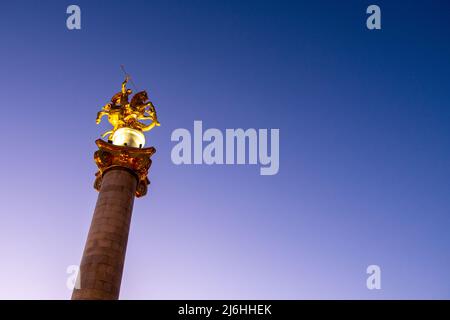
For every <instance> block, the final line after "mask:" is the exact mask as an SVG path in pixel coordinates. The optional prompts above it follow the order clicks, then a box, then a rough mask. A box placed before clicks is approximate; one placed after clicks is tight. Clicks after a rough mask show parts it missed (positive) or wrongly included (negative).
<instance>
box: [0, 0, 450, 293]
mask: <svg viewBox="0 0 450 320" xmlns="http://www.w3.org/2000/svg"><path fill="white" fill-rule="evenodd" d="M70 4H73V3H71V2H70V3H69V2H65V1H45V2H44V3H42V2H37V1H33V2H32V1H25V2H24V1H14V2H10V3H5V4H2V14H1V18H0V35H1V37H2V50H1V51H0V67H1V70H2V75H3V76H2V77H1V78H0V87H1V88H3V90H2V92H3V99H2V104H1V107H2V110H3V119H4V121H3V125H2V126H1V129H0V132H1V133H2V134H3V137H4V140H3V148H2V150H3V151H2V157H1V159H0V161H1V163H0V164H1V165H0V174H1V176H2V180H1V183H0V191H1V192H0V194H1V201H0V219H1V220H0V221H1V222H0V253H2V265H1V266H0V271H1V272H0V282H1V283H2V286H1V288H0V298H25V299H38V298H44V299H51V298H53V299H67V298H69V297H70V294H71V292H70V290H68V289H67V288H66V279H67V277H68V275H67V274H66V268H67V266H69V265H73V264H78V263H79V261H80V258H81V254H82V250H83V246H84V242H85V239H86V235H87V231H88V227H89V224H90V220H91V217H92V213H93V209H94V206H95V201H96V197H97V193H96V191H95V190H94V189H93V188H92V184H93V181H94V173H95V171H96V167H95V164H94V162H93V153H94V151H95V148H96V147H95V144H94V141H95V139H97V138H98V137H99V135H100V134H101V133H102V132H104V131H106V130H105V129H106V128H108V125H107V123H106V121H105V123H104V124H102V125H100V126H97V125H96V124H95V115H96V112H97V111H98V110H99V109H100V107H101V106H102V105H104V104H105V103H106V102H107V101H108V100H109V99H110V98H111V96H112V95H113V94H114V93H115V92H117V91H118V90H119V88H120V83H121V81H122V80H123V74H122V72H121V70H120V65H121V64H124V65H125V66H126V68H127V70H128V71H129V72H130V73H131V74H132V76H133V80H134V82H135V83H136V84H137V85H138V86H139V87H140V88H142V89H147V91H148V92H149V95H150V99H151V100H152V101H153V103H154V104H155V106H156V107H157V110H158V117H159V119H160V121H161V123H162V126H161V127H159V128H156V129H155V130H153V131H152V132H150V133H149V134H147V143H148V144H151V145H154V146H155V147H156V149H157V153H156V154H155V155H154V157H153V165H152V169H151V172H150V180H151V181H152V184H151V187H150V189H149V194H148V195H147V196H146V197H145V198H142V199H137V200H136V202H135V207H134V213H133V221H132V226H131V232H130V238H129V242H128V249H127V258H126V265H125V271H124V277H123V282H122V290H121V298H122V299H220V298H224V299H241V298H242V299H245V298H249V299H263V298H264V299H305V298H310V299H320V298H326V299H328V298H333V299H334V298H335V299H345V298H355V299H380V298H388V299H390V298H406V299H409V298H426V299H430V298H444V299H448V298H450V274H449V273H448V266H449V264H450V250H449V249H450V248H449V247H450V234H449V233H448V227H449V224H450V215H449V214H450V197H449V193H450V184H449V181H450V167H449V165H448V164H449V163H450V148H449V146H450V143H449V142H450V126H449V120H450V109H449V98H450V81H449V77H450V60H449V57H450V41H449V39H450V5H449V4H448V2H446V1H437V0H434V1H408V2H403V1H376V2H368V1H345V2H343V3H342V2H339V3H338V2H336V1H311V2H306V1H248V0H246V1H218V0H214V1H127V2H126V3H125V2H119V1H78V2H76V4H78V5H79V6H80V7H81V15H82V18H81V19H82V22H81V24H82V29H81V30H74V31H69V30H68V29H67V28H66V25H65V23H66V17H67V14H66V8H67V6H68V5H70ZM370 4H377V5H379V6H380V8H381V13H382V29H381V30H377V31H369V30H368V29H367V28H366V25H365V22H366V18H367V14H366V13H365V11H366V8H367V6H368V5H370ZM194 120H202V121H203V126H204V128H205V129H206V128H219V129H221V130H223V131H224V130H225V129H226V128H243V129H246V128H267V129H270V128H279V129H280V171H279V173H278V174H277V175H274V176H261V175H259V168H258V167H257V166H254V165H253V166H252V165H239V166H238V165H231V166H228V165H223V166H219V165H215V166H214V165H213V166H207V165H195V166H194V165H190V166H189V165H184V166H183V165H181V166H176V165H174V164H173V163H172V161H171V159H170V152H171V149H172V147H173V146H174V143H173V142H171V141H170V135H171V133H172V132H173V130H175V129H177V128H187V129H189V130H191V131H192V130H193V123H194ZM371 264H377V265H379V266H380V267H381V271H382V289H381V290H368V289H367V288H366V278H367V275H366V273H365V271H366V268H367V266H368V265H371Z"/></svg>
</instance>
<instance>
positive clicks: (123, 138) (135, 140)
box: [112, 127, 145, 148]
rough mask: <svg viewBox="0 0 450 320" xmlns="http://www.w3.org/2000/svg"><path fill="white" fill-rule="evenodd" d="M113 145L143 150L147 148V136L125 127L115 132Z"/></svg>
mask: <svg viewBox="0 0 450 320" xmlns="http://www.w3.org/2000/svg"><path fill="white" fill-rule="evenodd" d="M112 143H113V144H115V145H116V146H128V147H133V148H143V147H144V146H145V136H144V134H143V133H142V131H139V130H136V129H132V128H126V127H124V128H120V129H117V130H116V132H114V134H113V136H112Z"/></svg>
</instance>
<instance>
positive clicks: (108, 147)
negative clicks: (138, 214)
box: [94, 76, 160, 197]
mask: <svg viewBox="0 0 450 320" xmlns="http://www.w3.org/2000/svg"><path fill="white" fill-rule="evenodd" d="M128 80H129V77H128V76H126V78H125V81H124V82H123V83H122V90H121V92H118V93H116V94H115V95H114V96H113V97H112V98H111V102H109V103H107V104H106V105H105V106H104V107H103V108H102V110H101V111H99V112H98V113H97V119H96V123H97V124H99V123H100V121H101V119H102V117H103V116H105V115H107V116H108V121H109V123H110V124H111V125H112V126H113V129H112V130H109V131H107V132H105V133H104V134H103V135H102V137H105V136H106V135H108V134H109V137H108V142H106V141H104V140H102V139H98V140H96V141H95V143H96V144H97V146H98V150H97V151H96V152H95V154H94V160H95V163H96V164H97V167H98V171H97V173H96V174H95V176H96V178H95V182H94V188H95V189H96V190H98V191H99V190H100V188H101V184H102V177H103V174H104V173H105V172H106V171H108V170H112V169H114V168H119V167H120V168H125V169H128V170H129V171H130V172H132V173H133V174H134V175H136V177H137V180H138V184H137V188H136V197H142V196H144V195H145V194H146V193H147V186H148V185H149V184H150V181H149V179H148V177H147V176H148V170H149V169H150V166H151V164H152V160H151V159H150V158H151V156H152V155H153V154H154V153H155V152H156V149H155V148H154V147H149V148H143V146H144V144H145V137H144V134H143V132H145V131H149V130H151V129H153V128H154V127H155V126H160V123H159V121H158V117H157V115H156V109H155V107H154V105H153V104H152V102H151V101H149V99H148V95H147V92H146V91H140V92H138V93H136V94H135V95H134V96H133V98H132V99H131V102H128V97H129V96H130V95H131V93H132V91H131V90H130V89H127V87H126V84H127V82H128ZM140 120H151V123H150V124H145V123H142V122H140Z"/></svg>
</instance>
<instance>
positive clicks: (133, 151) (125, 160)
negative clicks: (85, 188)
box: [94, 139, 156, 197]
mask: <svg viewBox="0 0 450 320" xmlns="http://www.w3.org/2000/svg"><path fill="white" fill-rule="evenodd" d="M95 143H96V144H97V146H98V150H97V151H95V153H94V160H95V163H96V164H97V167H98V171H97V173H96V174H95V176H96V178H95V182H94V188H95V189H96V190H98V191H100V188H101V185H102V176H103V174H104V173H105V172H106V171H108V170H111V169H113V168H117V167H120V168H126V169H129V170H130V171H131V172H132V173H133V174H135V175H136V177H137V179H138V185H137V188H136V197H142V196H144V195H145V194H146V193H147V186H148V185H149V184H150V181H149V180H148V177H147V175H148V170H149V169H150V166H151V165H152V160H151V159H150V157H151V156H152V155H153V154H154V153H155V152H156V150H155V148H153V147H150V148H133V147H124V146H116V145H113V144H111V143H108V142H105V141H103V140H102V139H98V140H97V141H95Z"/></svg>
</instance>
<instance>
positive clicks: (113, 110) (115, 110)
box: [96, 76, 161, 141]
mask: <svg viewBox="0 0 450 320" xmlns="http://www.w3.org/2000/svg"><path fill="white" fill-rule="evenodd" d="M129 79H130V78H129V76H126V78H125V80H124V81H123V82H122V90H121V91H120V92H118V93H116V94H115V95H114V96H113V97H112V98H111V101H110V102H109V103H107V104H106V105H104V106H103V108H102V110H100V111H99V112H98V113H97V119H96V123H97V124H99V123H100V122H101V120H102V117H103V116H105V115H107V116H108V121H109V123H110V124H111V125H112V126H113V129H112V130H109V131H107V132H105V133H104V134H103V135H102V137H105V136H106V135H108V134H109V137H108V141H112V139H113V136H114V133H115V132H116V131H117V130H118V129H120V128H131V129H135V130H138V131H141V132H145V131H149V130H151V129H153V128H154V127H155V126H160V125H161V124H160V123H159V121H158V117H157V115H156V109H155V106H154V105H153V103H152V102H151V101H149V98H148V95H147V92H146V91H140V92H138V93H136V94H135V95H134V96H133V98H132V99H131V102H128V97H129V96H130V95H131V94H132V91H131V89H128V88H127V83H128V80H129ZM140 120H151V123H150V124H145V123H142V122H140Z"/></svg>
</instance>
